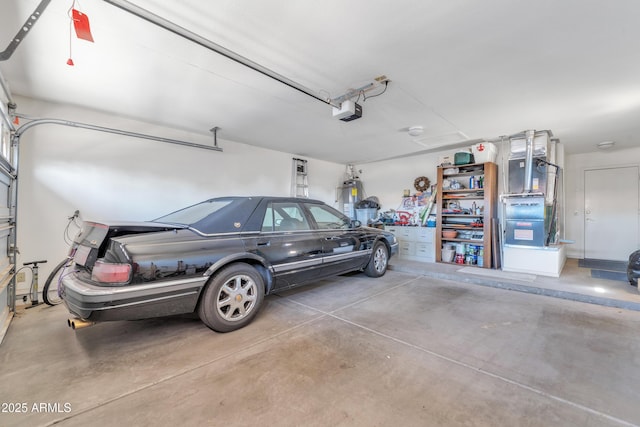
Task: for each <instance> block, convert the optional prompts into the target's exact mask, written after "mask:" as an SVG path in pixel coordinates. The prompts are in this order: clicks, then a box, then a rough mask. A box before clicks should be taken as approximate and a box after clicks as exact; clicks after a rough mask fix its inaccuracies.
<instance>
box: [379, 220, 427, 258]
mask: <svg viewBox="0 0 640 427" xmlns="http://www.w3.org/2000/svg"><path fill="white" fill-rule="evenodd" d="M384 228H385V230H387V231H390V232H392V233H393V234H394V235H395V236H396V238H397V239H398V243H399V250H398V256H399V257H400V258H402V259H406V260H410V261H422V262H435V260H436V258H435V256H436V246H435V228H433V227H412V226H401V225H386V226H385V227H384Z"/></svg>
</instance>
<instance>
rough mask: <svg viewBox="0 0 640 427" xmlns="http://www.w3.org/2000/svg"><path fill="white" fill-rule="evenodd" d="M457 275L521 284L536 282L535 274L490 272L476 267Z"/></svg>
mask: <svg viewBox="0 0 640 427" xmlns="http://www.w3.org/2000/svg"><path fill="white" fill-rule="evenodd" d="M458 273H467V274H476V275H478V276H486V277H495V278H496V279H507V280H520V281H522V282H533V281H534V280H536V275H535V274H526V273H511V272H509V271H502V270H490V269H486V268H478V267H464V268H461V269H460V270H458Z"/></svg>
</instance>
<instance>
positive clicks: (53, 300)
mask: <svg viewBox="0 0 640 427" xmlns="http://www.w3.org/2000/svg"><path fill="white" fill-rule="evenodd" d="M70 263H71V260H70V259H69V258H65V259H64V260H62V261H61V262H60V264H58V265H56V267H55V268H54V269H53V271H52V272H51V274H49V277H47V281H46V282H44V287H43V288H42V299H43V300H44V302H45V303H46V304H48V305H57V304H60V303H61V302H62V298H60V294H59V293H58V286H59V285H60V281H61V280H62V276H63V274H64V272H65V267H67V266H68V265H69V264H70Z"/></svg>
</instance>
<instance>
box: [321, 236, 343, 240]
mask: <svg viewBox="0 0 640 427" xmlns="http://www.w3.org/2000/svg"><path fill="white" fill-rule="evenodd" d="M338 239H340V237H339V236H331V237H325V238H324V240H338Z"/></svg>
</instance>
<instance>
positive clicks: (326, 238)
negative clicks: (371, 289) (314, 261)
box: [305, 203, 371, 274]
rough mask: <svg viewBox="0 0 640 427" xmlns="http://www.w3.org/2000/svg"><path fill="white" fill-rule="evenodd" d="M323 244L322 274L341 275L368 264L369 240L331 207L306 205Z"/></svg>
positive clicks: (317, 204) (368, 237) (369, 238)
mask: <svg viewBox="0 0 640 427" xmlns="http://www.w3.org/2000/svg"><path fill="white" fill-rule="evenodd" d="M305 207H306V208H307V211H308V212H309V213H310V215H311V216H312V219H313V221H314V222H315V224H314V225H315V227H316V228H317V230H318V234H319V235H320V238H321V241H322V254H323V270H324V271H325V272H330V273H331V274H340V273H344V272H348V271H353V270H358V269H360V268H362V267H364V266H365V265H366V263H367V262H368V260H369V255H370V248H371V236H368V235H367V234H366V233H364V232H362V229H360V228H352V227H351V220H350V219H349V218H348V217H346V216H344V215H342V214H341V213H340V212H338V211H337V210H335V209H333V208H331V207H330V206H327V205H324V204H320V203H306V204H305Z"/></svg>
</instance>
